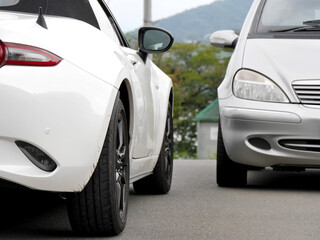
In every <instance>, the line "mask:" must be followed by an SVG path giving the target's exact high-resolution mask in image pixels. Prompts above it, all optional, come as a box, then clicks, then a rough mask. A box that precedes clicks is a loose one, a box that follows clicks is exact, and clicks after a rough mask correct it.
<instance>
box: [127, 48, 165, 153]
mask: <svg viewBox="0 0 320 240" xmlns="http://www.w3.org/2000/svg"><path fill="white" fill-rule="evenodd" d="M122 50H123V52H124V53H125V54H126V56H127V58H128V59H129V62H130V64H132V65H133V69H132V72H131V76H132V79H131V82H132V91H133V92H134V93H133V95H134V96H135V103H136V105H135V106H134V110H135V111H136V113H137V114H136V119H135V120H136V121H135V123H134V131H135V134H134V139H133V141H134V149H133V154H132V156H133V158H143V157H147V156H150V154H151V152H152V150H153V146H154V141H155V132H154V129H155V102H154V101H155V99H156V94H157V91H156V89H157V87H158V88H159V86H158V85H157V84H156V83H155V82H154V81H153V79H152V72H151V67H150V64H151V61H150V60H149V59H147V61H146V62H144V61H143V60H142V59H141V57H140V56H139V55H138V53H137V51H136V50H133V49H130V48H126V47H122Z"/></svg>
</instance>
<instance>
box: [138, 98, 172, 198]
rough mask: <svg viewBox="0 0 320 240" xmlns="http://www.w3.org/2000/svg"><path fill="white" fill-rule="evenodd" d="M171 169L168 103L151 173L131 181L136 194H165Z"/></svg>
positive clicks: (170, 121) (170, 114)
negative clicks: (163, 132)
mask: <svg viewBox="0 0 320 240" xmlns="http://www.w3.org/2000/svg"><path fill="white" fill-rule="evenodd" d="M172 170H173V123H172V108H171V105H170V104H169V107H168V113H167V120H166V128H165V134H164V137H163V142H162V146H161V150H160V154H159V158H158V161H157V164H156V166H155V168H154V170H153V174H152V175H150V176H147V177H145V178H143V179H141V180H139V181H137V182H134V183H133V187H134V191H135V192H136V193H137V194H166V193H168V192H169V191H170V188H171V181H172Z"/></svg>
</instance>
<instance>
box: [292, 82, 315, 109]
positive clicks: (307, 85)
mask: <svg viewBox="0 0 320 240" xmlns="http://www.w3.org/2000/svg"><path fill="white" fill-rule="evenodd" d="M292 86H293V89H294V91H295V92H296V94H297V96H298V98H299V100H300V101H301V103H302V104H306V105H320V80H308V81H295V82H293V84H292Z"/></svg>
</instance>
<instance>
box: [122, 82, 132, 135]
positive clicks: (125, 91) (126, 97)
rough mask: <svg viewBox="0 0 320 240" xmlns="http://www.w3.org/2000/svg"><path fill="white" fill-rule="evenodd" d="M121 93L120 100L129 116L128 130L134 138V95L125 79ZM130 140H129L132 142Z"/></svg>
mask: <svg viewBox="0 0 320 240" xmlns="http://www.w3.org/2000/svg"><path fill="white" fill-rule="evenodd" d="M119 92H120V99H121V101H122V103H123V106H124V108H125V111H126V114H127V121H128V129H129V138H130V139H131V138H132V133H133V113H134V108H133V95H132V88H131V85H130V82H129V80H128V79H124V80H123V81H122V83H121V85H120V87H119ZM130 139H129V140H130Z"/></svg>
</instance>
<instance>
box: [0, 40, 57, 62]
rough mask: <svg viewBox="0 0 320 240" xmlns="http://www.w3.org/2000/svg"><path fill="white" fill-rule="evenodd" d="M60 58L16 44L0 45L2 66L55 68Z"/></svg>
mask: <svg viewBox="0 0 320 240" xmlns="http://www.w3.org/2000/svg"><path fill="white" fill-rule="evenodd" d="M61 60H62V59H61V58H60V57H58V56H56V55H54V54H53V53H51V52H48V51H46V50H44V49H41V48H37V47H33V46H29V45H23V44H18V43H7V42H5V43H1V47H0V62H1V66H3V65H22V66H47V67H48V66H56V65H57V64H58V63H59V62H61Z"/></svg>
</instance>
